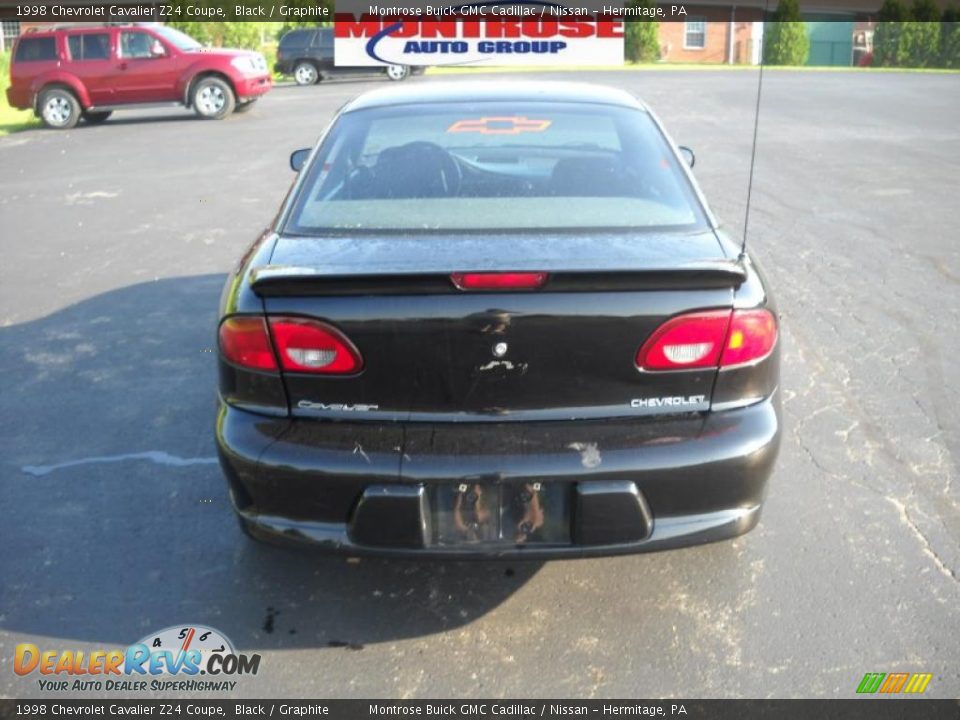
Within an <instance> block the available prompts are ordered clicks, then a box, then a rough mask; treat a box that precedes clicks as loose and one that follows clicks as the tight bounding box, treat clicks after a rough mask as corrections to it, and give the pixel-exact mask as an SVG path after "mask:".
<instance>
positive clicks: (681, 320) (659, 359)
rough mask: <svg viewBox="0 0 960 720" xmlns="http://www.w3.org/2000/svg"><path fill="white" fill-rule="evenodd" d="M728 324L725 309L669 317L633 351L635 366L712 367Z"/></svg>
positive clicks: (660, 368) (666, 368)
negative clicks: (641, 345) (635, 353)
mask: <svg viewBox="0 0 960 720" xmlns="http://www.w3.org/2000/svg"><path fill="white" fill-rule="evenodd" d="M729 324H730V311H729V310H711V311H709V312H698V313H690V314H689V315H680V316H678V317H675V318H671V319H670V320H667V321H666V322H665V323H664V324H663V325H661V326H660V327H659V328H657V329H656V331H655V332H654V333H653V335H651V336H650V337H649V338H648V339H647V341H646V342H645V343H644V344H643V347H641V348H640V350H639V351H638V352H637V367H639V368H641V369H642V370H683V369H686V368H705V367H716V366H717V362H718V361H719V359H720V353H721V351H722V350H723V341H724V338H726V336H727V326H728V325H729Z"/></svg>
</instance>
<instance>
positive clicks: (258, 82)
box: [234, 75, 273, 102]
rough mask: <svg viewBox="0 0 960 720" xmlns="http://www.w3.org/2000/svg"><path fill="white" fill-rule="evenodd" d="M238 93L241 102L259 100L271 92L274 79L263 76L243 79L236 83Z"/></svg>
mask: <svg viewBox="0 0 960 720" xmlns="http://www.w3.org/2000/svg"><path fill="white" fill-rule="evenodd" d="M234 86H235V89H236V91H237V99H238V100H240V101H241V102H242V101H244V100H251V99H253V98H258V97H260V96H261V95H264V94H265V93H268V92H270V89H271V88H272V87H273V78H272V77H271V76H270V75H261V76H258V77H243V78H241V79H240V80H236V81H234Z"/></svg>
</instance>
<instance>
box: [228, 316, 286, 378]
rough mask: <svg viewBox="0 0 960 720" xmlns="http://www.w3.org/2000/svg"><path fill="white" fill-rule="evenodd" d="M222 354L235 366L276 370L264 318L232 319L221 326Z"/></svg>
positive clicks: (275, 361)
mask: <svg viewBox="0 0 960 720" xmlns="http://www.w3.org/2000/svg"><path fill="white" fill-rule="evenodd" d="M220 352H221V353H223V356H224V357H225V358H226V359H227V360H229V361H230V362H232V363H233V364H235V365H240V366H241V367H245V368H251V369H253V370H276V369H277V360H276V358H275V357H274V354H273V348H272V347H271V345H270V336H269V335H268V334H267V323H266V322H265V320H264V319H263V318H262V317H242V316H241V317H232V318H228V319H227V320H224V321H223V323H222V324H221V325H220Z"/></svg>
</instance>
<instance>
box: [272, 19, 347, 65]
mask: <svg viewBox="0 0 960 720" xmlns="http://www.w3.org/2000/svg"><path fill="white" fill-rule="evenodd" d="M304 60H309V61H312V62H313V63H314V65H315V66H316V67H317V69H318V70H320V69H321V68H323V67H325V66H326V65H332V64H333V34H332V32H331V31H327V32H326V33H323V32H322V31H321V30H318V29H311V28H308V29H296V30H291V31H289V32H287V33H285V34H284V35H283V37H281V38H280V44H279V45H278V46H277V60H276V63H275V64H274V66H273V69H274V72H278V73H280V74H282V75H292V74H293V70H294V68H295V67H296V66H297V63H298V62H302V61H304Z"/></svg>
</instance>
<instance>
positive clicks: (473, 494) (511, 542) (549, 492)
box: [430, 482, 573, 547]
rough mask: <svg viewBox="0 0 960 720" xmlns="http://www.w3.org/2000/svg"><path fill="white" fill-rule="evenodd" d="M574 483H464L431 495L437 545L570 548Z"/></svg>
mask: <svg viewBox="0 0 960 720" xmlns="http://www.w3.org/2000/svg"><path fill="white" fill-rule="evenodd" d="M572 490H573V488H572V485H571V484H570V483H539V482H500V483H495V482H464V483H458V484H453V485H436V486H434V487H433V488H431V491H430V507H431V513H432V515H433V518H432V519H433V523H432V527H433V535H434V537H433V542H434V543H435V544H436V545H441V546H445V547H450V546H458V545H506V546H515V545H558V544H559V545H568V544H570V508H571V504H572V497H571V496H572Z"/></svg>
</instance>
